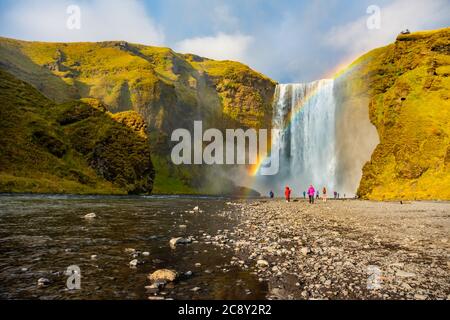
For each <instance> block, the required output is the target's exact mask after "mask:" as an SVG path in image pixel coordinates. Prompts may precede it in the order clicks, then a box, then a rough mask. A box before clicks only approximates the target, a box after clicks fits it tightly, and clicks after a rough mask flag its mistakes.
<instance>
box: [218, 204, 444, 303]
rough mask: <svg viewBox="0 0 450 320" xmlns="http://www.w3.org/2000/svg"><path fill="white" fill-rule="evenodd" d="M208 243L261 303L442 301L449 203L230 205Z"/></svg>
mask: <svg viewBox="0 0 450 320" xmlns="http://www.w3.org/2000/svg"><path fill="white" fill-rule="evenodd" d="M228 207H229V208H230V210H227V211H224V212H223V214H224V215H228V216H229V218H230V219H237V221H238V224H237V227H236V228H235V230H219V232H218V234H217V235H216V236H214V237H212V242H213V243H214V244H216V245H217V246H220V247H223V248H227V247H229V248H233V249H234V250H235V255H234V257H233V258H232V260H231V264H232V265H238V266H240V267H241V268H243V269H245V270H251V271H252V272H253V273H254V274H256V275H257V276H258V277H259V280H260V281H261V282H268V284H269V292H270V293H269V296H268V298H269V299H450V273H449V268H450V262H449V259H448V257H449V234H450V233H449V230H450V219H449V218H450V203H438V202H412V203H403V204H400V203H393V202H391V203H384V202H369V201H354V200H348V201H328V202H327V203H322V202H321V201H320V202H318V203H316V204H315V205H309V204H308V203H307V202H306V201H303V200H301V201H297V202H291V203H285V202H283V201H279V200H275V201H264V200H263V201H238V202H233V203H228Z"/></svg>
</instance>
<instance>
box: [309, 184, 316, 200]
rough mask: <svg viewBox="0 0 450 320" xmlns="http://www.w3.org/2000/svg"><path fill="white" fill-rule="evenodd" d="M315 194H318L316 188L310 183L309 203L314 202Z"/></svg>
mask: <svg viewBox="0 0 450 320" xmlns="http://www.w3.org/2000/svg"><path fill="white" fill-rule="evenodd" d="M315 194H316V189H314V187H313V185H310V186H309V189H308V196H309V203H311V204H314V196H315Z"/></svg>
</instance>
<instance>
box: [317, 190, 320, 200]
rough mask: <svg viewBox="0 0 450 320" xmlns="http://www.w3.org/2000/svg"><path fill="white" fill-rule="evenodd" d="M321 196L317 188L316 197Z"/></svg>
mask: <svg viewBox="0 0 450 320" xmlns="http://www.w3.org/2000/svg"><path fill="white" fill-rule="evenodd" d="M319 198H320V192H319V190H317V193H316V199H319Z"/></svg>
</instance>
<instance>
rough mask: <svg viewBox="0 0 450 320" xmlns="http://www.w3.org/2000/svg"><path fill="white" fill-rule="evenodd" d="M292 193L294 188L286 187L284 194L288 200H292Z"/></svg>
mask: <svg viewBox="0 0 450 320" xmlns="http://www.w3.org/2000/svg"><path fill="white" fill-rule="evenodd" d="M291 193H292V190H291V189H290V188H289V187H287V186H286V189H284V196H285V197H286V202H291Z"/></svg>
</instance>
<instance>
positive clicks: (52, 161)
mask: <svg viewBox="0 0 450 320" xmlns="http://www.w3.org/2000/svg"><path fill="white" fill-rule="evenodd" d="M0 89H1V90H0V101H1V102H2V103H1V105H0V128H1V129H0V133H1V134H0V145H1V149H0V192H27V193H28V192H32V193H76V194H129V193H151V191H152V188H153V178H154V169H153V165H152V162H151V158H150V146H149V142H148V138H147V137H146V136H145V135H143V134H142V132H141V131H140V130H137V129H136V127H134V126H135V125H136V123H137V122H138V123H139V116H138V115H136V114H133V113H131V112H126V113H122V114H119V115H115V116H113V115H111V114H109V113H108V112H106V110H105V108H104V107H103V106H102V105H101V104H100V103H97V104H95V106H94V105H93V104H87V103H85V102H81V101H72V102H68V103H64V104H60V105H58V104H55V103H54V102H52V101H51V100H49V99H47V98H46V97H44V96H43V95H42V94H41V93H40V92H38V91H37V90H36V89H35V88H33V87H32V86H30V85H29V84H27V83H25V82H23V81H20V80H18V79H16V78H15V77H14V76H12V75H10V74H9V73H7V72H5V71H3V70H1V69H0ZM114 118H117V120H118V121H119V122H122V123H125V124H121V123H119V122H116V121H115V120H114ZM130 118H131V120H126V119H130ZM140 122H141V123H143V121H142V119H141V120H140ZM138 127H140V125H139V124H138ZM124 150H126V152H124Z"/></svg>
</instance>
